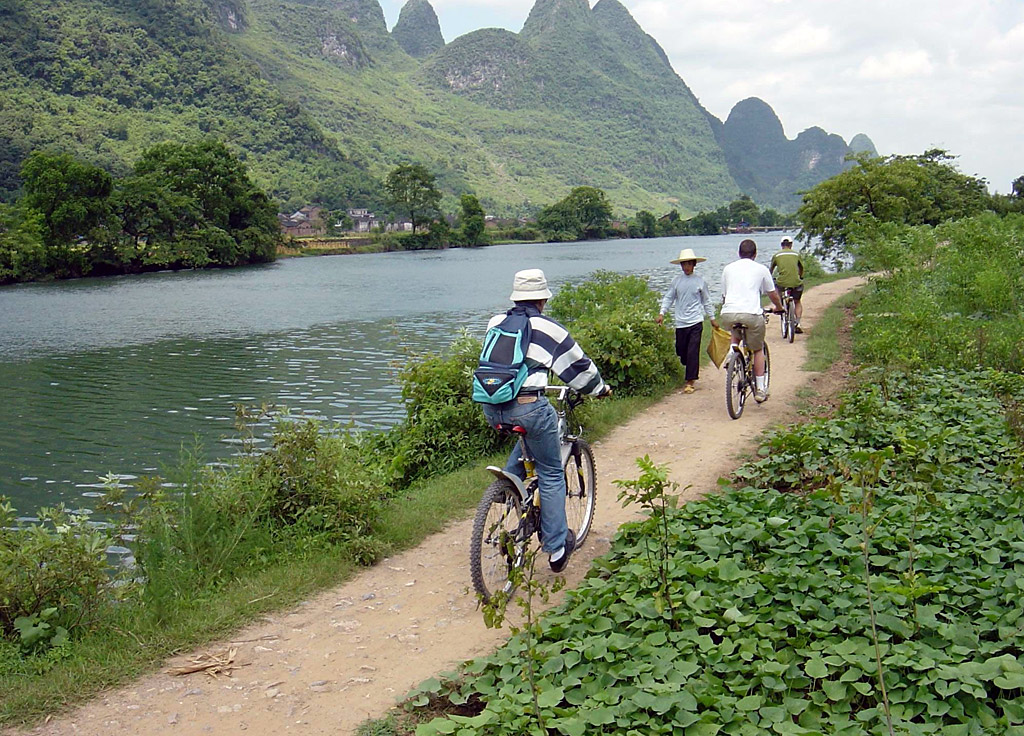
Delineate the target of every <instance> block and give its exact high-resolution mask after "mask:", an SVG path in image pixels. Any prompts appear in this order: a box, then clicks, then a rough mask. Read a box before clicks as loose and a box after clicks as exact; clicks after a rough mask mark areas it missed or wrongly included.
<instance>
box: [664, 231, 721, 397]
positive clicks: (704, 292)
mask: <svg viewBox="0 0 1024 736" xmlns="http://www.w3.org/2000/svg"><path fill="white" fill-rule="evenodd" d="M706 260H707V258H699V257H698V256H696V255H695V254H694V252H693V249H692V248H684V249H683V250H681V251H680V252H679V257H678V258H674V259H673V260H672V261H670V263H678V264H679V267H680V269H681V270H682V273H680V274H677V275H676V277H675V278H674V279H672V284H671V285H670V286H669V287H668V290H667V291H666V292H665V296H664V297H663V298H662V300H661V310H660V312H659V313H658V316H657V317H655V321H656V322H657V323H658V324H659V325H660V324H661V323H662V321H663V320H664V318H665V315H666V314H667V313H668V311H669V310H670V309H673V307H674V309H673V312H672V323H673V325H674V326H675V328H676V355H678V356H679V362H680V363H682V364H683V367H684V368H686V385H685V386H683V393H684V394H692V393H693V392H694V391H695V390H696V389H695V387H694V385H693V384H694V382H695V381H696V380H697V379H698V378H699V377H700V339H701V336H702V335H703V333H704V317H705V316H707V317H710V318H711V324H712V325H713V326H715V327H717V326H718V322H716V321H715V308H714V307H713V306H711V292H709V291H708V285H707V283H706V282H705V281H704V279H703V278H702V277H701V276H698V275H697V274H695V273H694V272H693V269H694V267H695V266H696V265H697V264H698V263H703V262H704V261H706Z"/></svg>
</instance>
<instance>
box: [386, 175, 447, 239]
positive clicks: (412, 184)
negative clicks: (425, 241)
mask: <svg viewBox="0 0 1024 736" xmlns="http://www.w3.org/2000/svg"><path fill="white" fill-rule="evenodd" d="M384 192H385V193H386V195H387V198H388V202H389V203H390V204H391V206H393V207H395V208H396V209H398V210H400V211H402V212H408V213H409V220H410V221H411V222H412V231H413V232H414V233H415V232H416V226H417V224H418V223H419V220H418V218H417V215H423V216H424V217H428V216H429V219H434V218H435V217H436V216H437V215H438V214H440V204H441V192H439V191H438V190H437V185H436V184H435V180H434V175H433V174H431V173H430V172H429V171H427V169H426V167H424V166H422V165H420V164H402V165H400V166H398V167H397V168H395V169H394V170H393V171H392V172H391V173H390V174H388V176H387V178H386V179H385V180H384Z"/></svg>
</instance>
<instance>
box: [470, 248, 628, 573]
mask: <svg viewBox="0 0 1024 736" xmlns="http://www.w3.org/2000/svg"><path fill="white" fill-rule="evenodd" d="M509 298H510V299H511V300H512V301H513V302H515V303H516V306H525V307H526V309H527V314H529V316H530V331H531V333H532V334H531V336H530V344H529V347H527V349H526V365H527V368H528V369H529V376H528V377H527V379H526V381H525V382H524V383H523V386H522V388H521V389H520V390H519V395H518V396H516V398H514V399H512V400H511V401H506V402H505V403H503V404H481V407H482V408H483V411H484V416H485V417H486V418H487V421H488V423H489V424H490V425H491V426H495V425H497V424H500V423H502V422H505V423H509V424H518V425H519V426H521V427H523V428H524V429H525V430H526V436H525V437H524V438H523V441H524V442H526V444H527V447H528V448H529V450H530V453H531V454H532V455H533V456H534V460H535V461H536V465H537V480H538V485H539V486H540V498H541V503H540V528H541V547H542V548H543V549H544V551H545V552H547V553H548V555H549V558H548V559H549V562H550V565H551V569H552V570H554V571H555V572H561V571H562V570H564V569H565V566H566V564H567V563H568V562H569V556H570V555H571V554H572V553H573V550H574V549H575V547H576V538H575V535H574V534H573V532H572V530H570V529H569V528H568V524H567V523H566V520H565V476H564V474H563V472H562V453H561V449H560V448H561V443H560V441H559V438H558V416H557V414H556V413H555V408H554V407H553V406H551V404H550V403H549V402H548V400H547V397H546V396H545V395H544V388H545V387H546V386H547V385H548V371H551V372H553V373H554V374H555V375H556V376H558V377H559V379H561V380H562V381H563V382H564V383H565V384H567V385H568V386H570V387H572V388H574V389H576V390H577V391H579V392H580V393H584V394H590V395H591V396H607V395H609V394H610V393H611V392H612V390H611V388H610V387H609V386H608V384H606V383H605V382H604V381H603V380H602V378H601V373H600V372H599V371H598V369H597V366H596V365H594V362H593V361H592V360H591V359H590V358H588V357H587V355H586V353H584V352H583V349H582V348H581V347H580V346H579V345H577V344H576V341H575V340H573V339H572V336H570V335H569V332H568V330H566V329H565V328H564V327H562V325H560V324H559V323H558V322H556V321H555V320H553V319H551V318H550V317H545V316H544V314H543V312H544V306H545V305H546V304H547V301H548V299H550V298H551V291H550V290H549V289H548V283H547V279H545V277H544V272H543V271H541V270H540V269H539V268H533V269H528V270H525V271H520V272H519V273H517V274H516V275H515V279H514V280H513V282H512V296H511V297H509ZM504 319H505V313H504V312H503V313H501V314H496V315H495V316H494V317H492V318H491V320H490V322H489V323H488V324H487V328H488V329H490V328H491V327H493V326H495V325H497V324H499V323H501V321H502V320H504ZM505 470H507V471H508V472H510V473H515V474H516V475H518V476H519V477H520V478H525V476H526V469H525V468H524V467H523V462H522V459H521V458H520V453H519V449H518V447H516V448H513V450H512V454H511V455H510V456H509V459H508V462H507V463H506V464H505Z"/></svg>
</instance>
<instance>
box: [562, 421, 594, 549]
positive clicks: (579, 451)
mask: <svg viewBox="0 0 1024 736" xmlns="http://www.w3.org/2000/svg"><path fill="white" fill-rule="evenodd" d="M596 505H597V473H596V471H595V469H594V452H593V450H591V449H590V445H589V444H587V442H586V440H576V441H575V442H573V444H572V450H570V452H569V460H568V462H566V464H565V520H566V522H567V523H568V525H569V528H570V529H572V530H573V531H574V532H575V533H576V544H580V543H582V542H583V540H584V539H586V538H587V534H588V533H589V532H590V526H591V524H593V522H594V508H595V507H596Z"/></svg>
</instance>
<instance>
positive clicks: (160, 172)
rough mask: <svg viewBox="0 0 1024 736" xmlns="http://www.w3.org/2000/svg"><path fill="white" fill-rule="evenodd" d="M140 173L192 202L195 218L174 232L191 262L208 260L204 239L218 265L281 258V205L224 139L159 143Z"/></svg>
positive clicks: (140, 165) (181, 223) (141, 164)
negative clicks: (256, 181)
mask: <svg viewBox="0 0 1024 736" xmlns="http://www.w3.org/2000/svg"><path fill="white" fill-rule="evenodd" d="M135 173H136V175H137V176H143V177H144V176H147V175H152V176H155V177H156V178H157V179H159V180H162V181H165V182H166V184H167V187H168V188H169V189H170V191H171V192H173V193H175V194H177V195H180V196H181V197H184V198H186V200H187V201H188V204H189V206H188V207H187V208H186V210H185V211H187V212H188V213H189V218H188V219H187V220H185V221H179V222H178V223H177V230H176V231H175V232H174V233H173V234H172V235H171V237H174V238H176V239H178V241H179V242H180V243H181V245H182V246H183V247H184V249H185V250H184V251H183V253H184V254H185V255H186V256H187V260H188V262H189V264H190V265H202V263H201V261H202V260H203V258H202V254H201V253H199V252H198V250H197V248H198V249H201V248H202V247H203V244H205V247H206V251H207V255H208V257H209V258H210V260H211V261H212V262H213V263H215V264H218V265H225V266H235V265H239V264H243V263H259V262H265V261H272V260H274V258H275V257H276V253H277V244H278V242H279V241H280V239H281V228H280V225H279V224H278V222H277V212H276V210H277V208H276V207H274V205H273V203H272V202H271V201H270V198H269V197H268V196H267V195H266V193H265V192H263V191H262V190H261V189H260V188H259V187H257V186H256V185H255V184H254V183H253V182H252V180H250V179H249V175H248V172H247V171H246V168H245V164H243V163H242V162H241V161H240V160H239V159H238V158H237V157H236V156H235V155H234V154H233V153H231V151H230V150H229V149H228V147H227V146H226V145H224V143H222V142H220V141H214V140H206V141H200V142H198V143H190V144H181V143H164V144H161V145H158V146H154V147H153V148H151V149H149V150H147V151H145V152H144V153H143V154H142V157H141V158H140V159H139V161H138V163H136V165H135ZM182 231H187V232H182Z"/></svg>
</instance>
